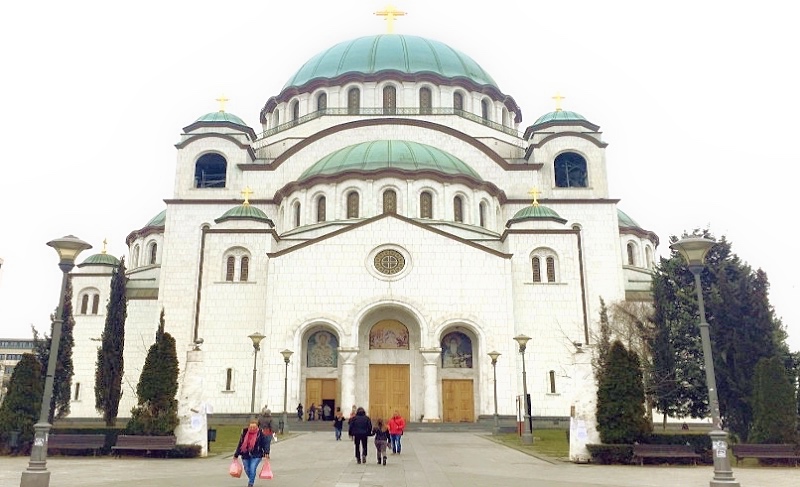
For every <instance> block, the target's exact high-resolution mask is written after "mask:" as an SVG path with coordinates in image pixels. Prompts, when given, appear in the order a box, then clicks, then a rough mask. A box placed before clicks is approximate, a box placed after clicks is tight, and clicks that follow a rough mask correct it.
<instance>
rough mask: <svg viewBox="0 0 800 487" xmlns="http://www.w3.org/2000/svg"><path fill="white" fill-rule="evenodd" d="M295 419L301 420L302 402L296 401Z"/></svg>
mask: <svg viewBox="0 0 800 487" xmlns="http://www.w3.org/2000/svg"><path fill="white" fill-rule="evenodd" d="M297 420H298V421H302V420H303V403H301V402H300V403H297Z"/></svg>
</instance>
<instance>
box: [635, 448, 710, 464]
mask: <svg viewBox="0 0 800 487" xmlns="http://www.w3.org/2000/svg"><path fill="white" fill-rule="evenodd" d="M633 458H634V459H636V458H638V459H639V464H640V465H644V459H645V458H689V459H691V460H692V464H694V465H697V459H698V458H700V454H699V453H697V452H696V451H694V447H692V446H689V445H650V444H640V445H633Z"/></svg>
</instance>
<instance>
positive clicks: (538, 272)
mask: <svg viewBox="0 0 800 487" xmlns="http://www.w3.org/2000/svg"><path fill="white" fill-rule="evenodd" d="M531 264H532V266H533V282H542V262H541V259H539V257H534V258H533V259H532V260H531Z"/></svg>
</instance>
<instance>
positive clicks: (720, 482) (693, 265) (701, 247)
mask: <svg viewBox="0 0 800 487" xmlns="http://www.w3.org/2000/svg"><path fill="white" fill-rule="evenodd" d="M714 245H716V242H715V241H714V240H711V239H708V238H705V237H684V238H682V239H680V240H678V241H677V242H675V243H674V244H672V245H670V248H671V249H673V250H677V251H678V252H680V254H681V256H682V257H683V258H684V260H685V261H686V263H687V264H688V267H689V271H691V273H692V274H693V275H694V285H695V288H696V290H697V306H698V308H699V313H700V339H701V340H702V343H703V363H704V366H705V369H706V386H707V387H708V404H709V407H710V409H711V421H712V422H713V423H714V424H713V428H712V430H711V431H710V432H709V433H708V435H709V436H710V437H711V446H712V448H713V456H714V478H713V479H712V480H711V482H710V483H709V485H710V486H711V487H718V486H738V485H739V482H737V481H736V479H735V478H734V477H733V469H732V468H731V462H730V460H728V433H726V432H725V431H724V430H723V429H722V422H721V421H720V414H719V396H717V379H716V376H715V374H714V358H713V356H712V355H711V336H710V334H709V330H708V323H707V322H706V308H705V304H704V302H703V284H702V282H701V281H700V273H701V272H703V269H704V268H705V259H706V254H707V253H708V251H709V250H710V249H711V247H713V246H714Z"/></svg>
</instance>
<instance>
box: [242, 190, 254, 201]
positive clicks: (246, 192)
mask: <svg viewBox="0 0 800 487" xmlns="http://www.w3.org/2000/svg"><path fill="white" fill-rule="evenodd" d="M251 194H253V190H252V189H250V186H245V188H244V189H243V190H242V196H244V203H242V206H250V195H251Z"/></svg>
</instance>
